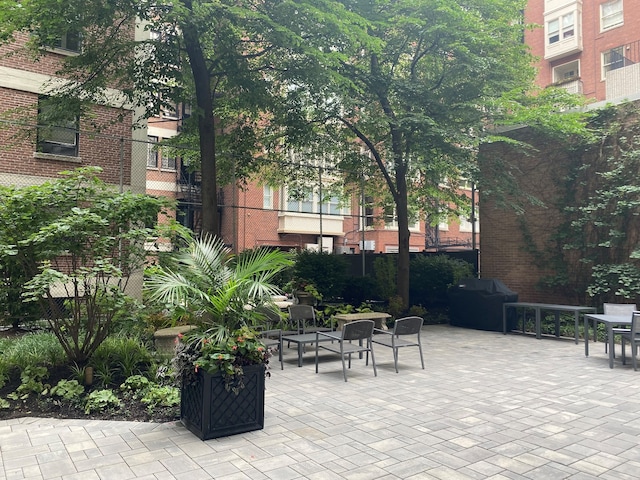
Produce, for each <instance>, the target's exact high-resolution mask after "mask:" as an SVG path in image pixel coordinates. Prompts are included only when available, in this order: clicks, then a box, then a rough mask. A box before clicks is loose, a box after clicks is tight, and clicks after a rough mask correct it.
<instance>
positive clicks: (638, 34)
mask: <svg viewBox="0 0 640 480" xmlns="http://www.w3.org/2000/svg"><path fill="white" fill-rule="evenodd" d="M639 21H640V2H637V1H635V0H530V1H529V2H528V5H527V8H526V10H525V22H526V23H529V24H535V25H538V26H540V28H535V29H533V30H529V31H526V33H525V42H526V43H527V45H529V46H530V47H531V50H532V52H533V54H534V55H536V56H537V57H538V59H539V60H538V63H537V65H536V66H537V68H538V75H537V83H538V85H540V86H541V87H546V86H549V85H557V86H560V87H562V88H565V89H567V90H568V91H570V92H572V93H579V94H582V95H584V96H586V97H588V98H590V99H594V100H596V101H608V102H615V101H621V100H623V99H625V98H626V99H635V98H637V95H638V93H640V29H638V22H639Z"/></svg>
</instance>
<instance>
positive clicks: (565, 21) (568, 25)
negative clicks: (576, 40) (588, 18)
mask: <svg viewBox="0 0 640 480" xmlns="http://www.w3.org/2000/svg"><path fill="white" fill-rule="evenodd" d="M574 35H575V27H574V20H573V12H571V13H567V14H566V15H563V16H562V39H563V40H564V39H565V38H570V37H573V36H574Z"/></svg>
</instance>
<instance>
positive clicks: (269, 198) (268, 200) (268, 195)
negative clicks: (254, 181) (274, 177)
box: [262, 185, 273, 210]
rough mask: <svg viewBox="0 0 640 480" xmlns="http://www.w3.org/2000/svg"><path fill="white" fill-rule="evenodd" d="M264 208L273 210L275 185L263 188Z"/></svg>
mask: <svg viewBox="0 0 640 480" xmlns="http://www.w3.org/2000/svg"><path fill="white" fill-rule="evenodd" d="M262 208H264V209H267V210H273V187H272V186H270V185H265V186H264V187H263V188H262Z"/></svg>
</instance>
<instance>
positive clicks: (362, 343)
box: [316, 320, 378, 382]
mask: <svg viewBox="0 0 640 480" xmlns="http://www.w3.org/2000/svg"><path fill="white" fill-rule="evenodd" d="M374 326H375V322H374V321H373V320H357V321H355V322H350V323H347V324H346V325H345V326H344V327H342V330H341V331H339V332H320V331H318V332H316V373H318V351H319V349H320V348H323V349H325V350H328V351H330V352H333V353H337V354H339V355H340V358H341V359H342V374H343V375H344V381H345V382H346V381H347V367H346V365H345V357H346V356H347V355H348V356H349V368H351V354H353V353H364V352H366V353H367V361H366V365H369V352H371V363H372V365H373V374H374V376H376V377H377V376H378V371H377V369H376V360H375V357H374V356H373V345H372V343H371V337H372V336H373V327H374ZM324 337H329V338H330V339H331V340H332V342H331V343H330V344H328V343H322V344H321V343H320V339H321V338H324ZM354 340H357V341H358V343H352V342H353V341H354ZM333 341H335V342H337V343H334V342H333Z"/></svg>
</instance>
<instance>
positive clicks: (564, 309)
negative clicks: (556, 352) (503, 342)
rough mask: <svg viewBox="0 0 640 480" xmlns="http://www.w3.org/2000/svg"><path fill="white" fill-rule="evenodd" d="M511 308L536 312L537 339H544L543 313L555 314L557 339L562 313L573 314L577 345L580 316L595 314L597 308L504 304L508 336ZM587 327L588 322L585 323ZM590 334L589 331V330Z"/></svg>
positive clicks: (503, 323)
mask: <svg viewBox="0 0 640 480" xmlns="http://www.w3.org/2000/svg"><path fill="white" fill-rule="evenodd" d="M509 308H513V309H518V308H521V309H524V310H533V311H534V312H535V321H536V338H538V339H539V338H542V332H541V327H542V312H545V311H546V312H553V313H554V315H555V320H556V322H555V323H556V331H555V334H556V337H559V336H560V312H567V313H573V321H574V340H575V342H576V345H577V344H578V339H579V331H578V325H579V318H580V315H581V314H582V315H587V314H588V313H591V312H595V310H596V309H595V308H593V307H586V306H581V305H558V304H555V303H532V302H507V303H503V304H502V333H504V334H505V335H506V334H507V310H508V309H509ZM524 324H525V320H524V315H523V319H522V333H524ZM585 325H586V322H585ZM587 332H588V330H587Z"/></svg>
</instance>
